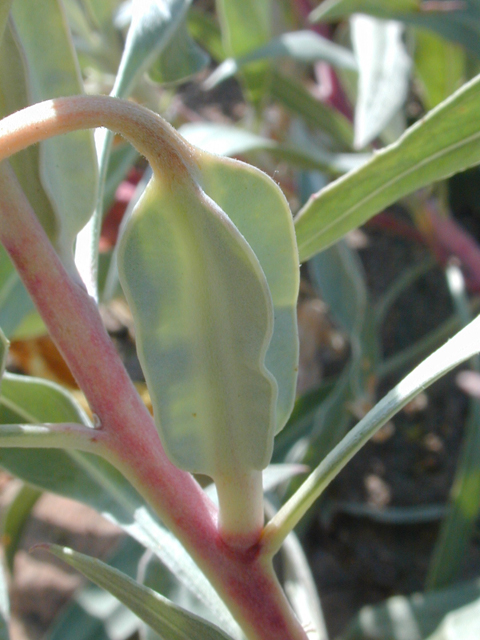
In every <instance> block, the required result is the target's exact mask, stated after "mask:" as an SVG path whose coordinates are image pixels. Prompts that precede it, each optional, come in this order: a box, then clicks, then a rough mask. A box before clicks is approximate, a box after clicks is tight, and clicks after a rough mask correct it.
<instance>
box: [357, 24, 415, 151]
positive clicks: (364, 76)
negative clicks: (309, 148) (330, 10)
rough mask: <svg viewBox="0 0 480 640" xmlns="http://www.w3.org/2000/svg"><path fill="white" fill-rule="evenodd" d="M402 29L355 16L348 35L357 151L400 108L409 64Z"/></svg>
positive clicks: (398, 25)
mask: <svg viewBox="0 0 480 640" xmlns="http://www.w3.org/2000/svg"><path fill="white" fill-rule="evenodd" d="M403 31H404V29H403V26H402V25H401V24H400V23H399V22H395V21H393V20H388V21H385V20H378V19H376V18H372V17H370V16H365V15H361V14H356V15H354V16H352V18H351V19H350V34H351V38H352V45H353V50H354V52H355V55H356V58H357V63H358V96H357V103H356V105H355V125H354V127H355V138H354V146H355V147H356V148H357V149H361V148H363V147H365V146H366V145H367V144H368V143H369V142H371V141H372V140H373V139H374V138H376V136H378V134H379V133H381V131H382V130H383V129H384V128H385V127H386V126H387V124H388V123H389V122H390V120H391V119H392V118H393V116H394V115H395V114H396V113H397V111H399V110H400V109H401V107H402V106H403V104H404V102H405V100H406V98H407V92H408V81H409V76H410V67H411V62H410V58H409V56H408V54H407V52H406V49H405V45H404V44H403V40H402V37H403Z"/></svg>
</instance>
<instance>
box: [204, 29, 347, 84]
mask: <svg viewBox="0 0 480 640" xmlns="http://www.w3.org/2000/svg"><path fill="white" fill-rule="evenodd" d="M269 58H292V59H293V60H296V61H298V62H306V63H309V62H315V61H317V60H325V61H326V62H329V63H330V64H332V65H334V66H338V67H344V68H345V69H356V68H357V64H356V61H355V57H354V56H353V54H352V52H351V51H349V50H348V49H345V48H344V47H341V46H339V45H338V44H335V43H334V42H332V41H331V40H328V39H327V38H322V36H320V35H318V34H317V33H315V32H314V31H293V32H290V33H284V34H282V35H281V36H278V37H277V38H274V39H273V40H271V41H270V42H269V43H268V44H266V45H265V46H263V47H260V48H259V49H256V50H255V51H251V52H249V53H247V54H246V55H244V56H242V57H241V58H236V59H235V58H228V59H227V60H225V62H223V63H222V64H221V65H220V66H219V67H218V68H217V69H216V70H215V71H214V72H213V73H212V75H211V76H210V77H209V78H208V80H207V81H206V82H205V88H207V89H211V88H212V87H214V86H216V85H217V84H219V83H220V82H223V81H224V80H226V79H227V78H230V77H231V76H233V75H235V74H236V73H237V71H238V70H239V69H241V68H242V67H245V66H246V65H248V64H250V63H252V62H255V61H258V60H264V59H269Z"/></svg>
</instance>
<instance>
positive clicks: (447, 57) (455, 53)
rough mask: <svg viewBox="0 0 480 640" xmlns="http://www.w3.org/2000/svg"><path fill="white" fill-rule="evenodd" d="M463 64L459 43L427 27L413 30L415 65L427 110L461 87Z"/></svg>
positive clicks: (464, 62)
mask: <svg viewBox="0 0 480 640" xmlns="http://www.w3.org/2000/svg"><path fill="white" fill-rule="evenodd" d="M465 65H466V57H465V52H464V50H463V49H462V47H460V46H459V45H458V44H452V43H450V42H448V41H446V40H445V39H444V38H441V37H439V36H437V35H436V34H435V33H431V32H430V31H427V30H426V29H416V30H415V68H416V72H417V76H418V78H419V79H420V83H421V89H422V91H421V94H422V98H423V103H424V105H425V107H426V108H427V109H433V107H436V106H437V105H438V104H440V102H442V100H445V99H446V98H448V97H449V96H450V95H451V94H452V93H453V92H454V91H456V90H457V89H459V88H460V86H461V85H462V83H463V81H464V80H465V70H466V69H465Z"/></svg>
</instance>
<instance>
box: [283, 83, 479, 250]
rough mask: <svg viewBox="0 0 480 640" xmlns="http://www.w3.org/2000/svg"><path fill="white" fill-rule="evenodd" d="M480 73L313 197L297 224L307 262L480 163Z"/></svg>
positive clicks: (298, 238)
mask: <svg viewBox="0 0 480 640" xmlns="http://www.w3.org/2000/svg"><path fill="white" fill-rule="evenodd" d="M479 86H480V77H478V76H477V77H476V78H474V79H473V80H472V81H471V82H469V83H468V84H466V85H465V86H464V87H462V88H461V89H460V90H459V91H457V92H456V93H455V94H454V95H453V96H451V97H450V98H449V99H448V100H446V101H445V102H443V103H442V104H441V105H439V106H438V107H437V108H435V109H433V110H432V111H431V112H430V113H429V114H427V116H426V117H425V118H423V119H422V120H421V121H420V122H418V123H416V124H415V125H413V126H412V127H410V128H409V129H408V130H407V131H406V132H405V134H404V135H403V136H402V137H401V138H400V139H399V140H398V141H397V142H395V143H394V144H392V145H390V146H388V147H386V148H385V149H384V150H382V151H380V152H378V153H377V154H376V155H375V156H374V157H373V158H372V159H371V160H370V161H368V162H367V163H365V164H364V165H363V166H362V167H361V168H360V169H358V170H356V171H354V172H352V173H350V174H348V175H346V176H344V177H342V178H339V179H338V180H337V181H335V182H333V183H332V184H331V185H329V186H328V187H326V188H325V189H323V190H322V191H320V192H319V193H317V194H315V195H314V196H312V197H311V198H310V200H309V201H308V202H307V203H306V205H305V206H304V207H303V208H302V210H301V211H300V212H299V214H298V216H297V218H296V221H295V227H296V232H297V241H298V246H299V252H300V259H301V260H302V261H304V260H307V259H308V258H310V257H311V256H313V255H315V254H316V253H318V252H319V251H321V250H322V249H324V248H326V247H328V246H329V245H331V244H333V243H334V242H335V241H336V240H338V239H340V238H341V237H342V236H344V235H345V234H346V233H347V232H348V231H350V230H351V229H354V228H356V227H358V226H359V225H361V224H363V223H364V222H365V221H366V220H368V219H369V218H371V217H372V216H373V215H375V214H376V213H378V212H379V211H381V210H382V209H384V208H385V207H386V206H388V205H389V204H391V203H392V202H395V201H396V200H398V199H399V198H401V197H402V196H404V195H406V194H408V193H411V192H412V191H414V190H416V189H419V188H420V187H422V186H424V185H426V184H429V183H431V182H434V181H436V180H440V179H442V178H445V177H447V176H450V175H452V174H453V173H456V172H459V171H462V170H464V169H466V168H468V167H471V166H473V165H475V164H478V162H480V128H479V125H478V117H477V115H478V108H479V106H480V97H479V96H480V94H479Z"/></svg>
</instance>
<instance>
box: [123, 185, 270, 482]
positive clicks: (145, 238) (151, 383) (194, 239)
mask: <svg viewBox="0 0 480 640" xmlns="http://www.w3.org/2000/svg"><path fill="white" fill-rule="evenodd" d="M168 179H169V177H168V176H167V177H166V179H165V180H163V179H162V177H161V176H156V175H155V176H154V178H153V179H152V181H151V182H150V184H149V186H148V187H147V189H146V191H145V193H144V195H143V197H142V198H141V200H140V202H139V204H138V205H137V207H136V210H135V211H134V213H133V215H132V216H131V217H130V218H129V220H128V221H127V224H126V225H125V227H124V230H123V234H122V237H121V239H120V244H119V258H118V261H119V274H120V281H121V283H122V287H123V289H124V291H125V294H126V296H127V299H128V301H129V303H130V307H131V309H132V313H133V316H134V320H135V326H136V335H137V350H138V353H139V357H140V361H141V363H142V367H143V370H144V373H145V377H146V380H147V384H148V387H149V391H150V395H151V398H152V402H153V406H154V413H155V418H156V422H157V426H158V428H159V430H160V432H161V436H162V440H163V442H164V445H165V447H166V449H167V451H168V453H169V455H170V458H171V459H172V460H173V461H175V464H177V466H179V467H182V468H184V469H188V470H189V471H196V472H199V473H205V474H207V475H210V476H211V477H213V478H215V477H219V476H223V477H224V476H225V474H226V475H231V474H232V473H233V474H235V473H238V472H239V471H241V472H242V473H243V472H244V471H245V469H263V468H264V467H266V466H267V464H268V462H269V460H270V456H271V447H272V441H273V432H274V428H275V424H274V420H275V411H274V407H275V401H276V384H275V381H274V379H273V378H272V376H271V374H269V372H268V371H267V370H266V368H265V365H264V360H265V353H266V350H267V347H268V344H269V342H270V338H271V335H272V330H273V305H272V300H271V296H270V293H269V290H268V286H267V282H266V280H265V276H264V274H263V272H262V269H261V267H260V264H259V262H258V260H257V258H256V256H255V254H254V253H253V251H252V249H251V248H250V246H249V245H248V244H247V242H246V241H245V239H244V238H243V237H242V236H241V234H240V232H239V231H238V230H237V229H236V228H235V226H234V225H233V224H232V222H231V221H230V220H229V219H228V217H227V216H226V215H225V213H224V212H223V211H222V210H221V209H220V207H219V206H217V205H216V204H215V203H214V202H213V201H211V200H210V199H209V198H207V197H206V196H205V194H204V193H202V191H201V190H200V189H199V188H198V187H197V188H194V187H193V186H191V185H190V183H187V181H181V182H179V184H178V185H177V186H176V188H175V189H173V190H172V188H171V187H170V186H169V185H168ZM242 197H243V199H244V201H245V200H246V196H245V193H244V192H243V193H242ZM229 451H232V452H235V453H234V456H231V455H228V452H229Z"/></svg>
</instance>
